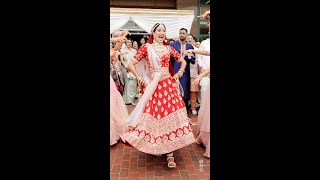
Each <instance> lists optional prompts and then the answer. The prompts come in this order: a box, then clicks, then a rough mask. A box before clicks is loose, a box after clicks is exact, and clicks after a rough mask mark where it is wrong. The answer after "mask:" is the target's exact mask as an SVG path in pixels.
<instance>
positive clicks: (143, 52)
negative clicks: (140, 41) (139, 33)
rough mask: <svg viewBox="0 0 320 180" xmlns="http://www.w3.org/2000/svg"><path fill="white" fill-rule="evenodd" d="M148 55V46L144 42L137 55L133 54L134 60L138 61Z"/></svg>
mask: <svg viewBox="0 0 320 180" xmlns="http://www.w3.org/2000/svg"><path fill="white" fill-rule="evenodd" d="M146 55H147V46H146V45H145V44H144V45H142V46H141V47H140V49H139V50H138V51H137V53H136V55H135V56H133V58H134V59H133V60H134V61H136V62H139V61H141V60H142V59H143V58H144V57H146Z"/></svg>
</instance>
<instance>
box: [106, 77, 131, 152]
mask: <svg viewBox="0 0 320 180" xmlns="http://www.w3.org/2000/svg"><path fill="white" fill-rule="evenodd" d="M128 116H129V114H128V110H127V107H126V105H125V104H124V101H123V99H122V96H121V94H120V93H119V91H118V90H117V87H116V85H115V84H114V81H113V79H112V77H111V76H110V146H111V145H114V144H116V143H117V142H118V140H119V139H120V136H121V135H123V134H124V132H125V121H126V119H127V118H128Z"/></svg>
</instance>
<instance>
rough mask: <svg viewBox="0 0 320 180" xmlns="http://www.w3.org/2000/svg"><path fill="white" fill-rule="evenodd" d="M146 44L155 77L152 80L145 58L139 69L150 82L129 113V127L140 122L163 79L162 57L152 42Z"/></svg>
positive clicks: (127, 124)
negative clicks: (160, 63)
mask: <svg viewBox="0 0 320 180" xmlns="http://www.w3.org/2000/svg"><path fill="white" fill-rule="evenodd" d="M146 45H147V51H148V58H149V61H150V64H151V66H153V68H154V71H153V73H154V76H153V79H152V80H151V79H150V76H149V75H150V70H149V66H148V64H147V62H146V59H145V58H144V59H143V60H142V61H140V62H139V63H138V64H137V71H139V72H140V73H141V76H142V77H143V78H144V79H145V80H146V81H147V82H148V83H149V84H148V85H147V87H146V88H145V90H144V93H143V95H142V97H141V99H140V100H139V103H138V104H137V105H136V107H135V108H134V110H133V111H132V112H131V114H130V115H129V117H128V119H127V122H126V126H127V127H129V126H132V127H136V126H137V125H138V124H139V122H140V117H141V115H142V113H143V110H144V108H145V106H146V105H147V103H148V101H149V99H150V97H151V96H152V95H153V93H154V92H155V90H156V88H157V86H158V83H159V81H160V79H161V71H160V65H159V62H161V61H160V58H159V56H158V54H157V53H156V52H155V50H154V49H153V48H152V46H151V44H149V43H147V44H146ZM139 64H140V65H139ZM138 65H139V66H138Z"/></svg>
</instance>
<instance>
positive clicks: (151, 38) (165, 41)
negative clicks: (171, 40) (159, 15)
mask: <svg viewBox="0 0 320 180" xmlns="http://www.w3.org/2000/svg"><path fill="white" fill-rule="evenodd" d="M160 25H162V26H163V27H164V28H165V29H167V28H166V26H165V25H164V24H163V23H156V24H155V25H154V26H153V27H152V29H151V34H150V36H149V43H150V44H152V43H153V33H154V32H156V30H157V28H158V27H159V26H160ZM163 45H168V42H167V37H165V38H164V41H163Z"/></svg>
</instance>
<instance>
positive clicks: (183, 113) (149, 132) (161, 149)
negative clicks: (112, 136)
mask: <svg viewBox="0 0 320 180" xmlns="http://www.w3.org/2000/svg"><path fill="white" fill-rule="evenodd" d="M188 121H189V117H188V115H187V110H186V107H185V104H184V101H183V99H182V97H181V93H180V92H179V90H178V88H177V84H176V81H175V80H174V79H173V78H172V77H169V78H164V79H162V80H160V81H159V82H158V85H157V88H156V90H155V92H154V93H153V95H152V96H151V97H150V99H149V101H148V103H147V104H146V106H145V107H144V111H143V113H142V115H141V116H140V120H139V124H138V125H137V127H136V128H135V129H134V130H132V131H130V130H129V131H128V132H127V133H126V134H125V135H124V139H125V140H126V141H127V142H128V143H129V144H131V145H132V146H133V147H134V148H136V149H137V150H139V151H141V152H145V153H148V154H154V155H158V154H167V153H170V152H173V151H175V150H177V149H180V148H182V147H185V146H187V145H189V144H192V143H194V142H195V138H194V135H193V133H192V130H191V126H190V125H189V122H188Z"/></svg>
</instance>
